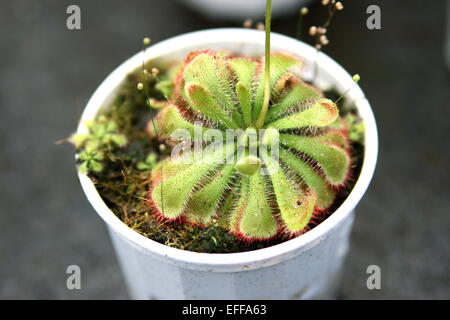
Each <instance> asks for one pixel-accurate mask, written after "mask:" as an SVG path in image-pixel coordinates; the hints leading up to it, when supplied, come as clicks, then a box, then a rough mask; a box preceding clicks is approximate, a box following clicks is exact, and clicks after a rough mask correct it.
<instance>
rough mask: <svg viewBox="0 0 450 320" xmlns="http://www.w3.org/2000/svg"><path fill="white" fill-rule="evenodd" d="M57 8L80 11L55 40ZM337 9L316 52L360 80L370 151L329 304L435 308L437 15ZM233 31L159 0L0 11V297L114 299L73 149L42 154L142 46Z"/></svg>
mask: <svg viewBox="0 0 450 320" xmlns="http://www.w3.org/2000/svg"><path fill="white" fill-rule="evenodd" d="M275 1H277V0H275ZM70 4H77V5H79V6H80V7H81V11H82V21H81V22H82V30H80V31H69V30H67V28H66V18H67V14H66V8H67V6H68V5H70ZM344 4H345V5H346V9H345V10H344V11H343V12H342V13H339V14H338V15H337V16H336V19H335V20H334V22H333V25H332V26H331V28H330V35H329V38H330V39H331V44H330V45H329V46H328V47H327V48H326V49H325V52H326V53H328V54H330V55H331V56H333V57H334V58H335V60H337V61H338V62H339V63H341V64H342V65H343V66H344V68H346V69H347V70H348V71H349V72H350V73H359V74H360V75H361V76H362V81H361V86H362V88H363V89H364V90H365V92H366V94H367V96H368V98H369V100H370V102H371V104H372V106H373V109H374V112H375V116H376V119H377V122H378V128H379V134H380V147H381V148H380V155H379V161H378V167H377V170H376V174H375V177H374V180H373V183H372V184H371V186H370V188H369V190H368V192H367V194H366V195H365V197H364V198H363V200H362V201H361V203H360V205H359V207H358V211H357V216H356V222H355V227H354V230H353V234H352V239H351V252H350V255H349V257H348V259H347V262H346V266H345V273H344V279H343V281H342V285H341V287H340V289H339V294H338V297H339V298H342V299H383V298H385V299H394V298H395V299H399V298H407V299H408V298H420V299H432V298H447V299H448V298H450V275H449V266H450V232H449V230H450V210H449V209H450V198H449V194H450V173H449V172H450V170H449V160H450V148H449V145H450V138H449V129H450V125H449V123H448V120H449V116H450V106H449V101H450V90H449V88H450V77H449V71H448V69H446V67H445V64H444V59H443V40H444V30H445V11H446V10H445V7H446V2H445V1H439V0H435V1H425V0H414V1H413V0H410V1H400V0H396V1H392V0H390V1H387V0H379V1H377V0H370V1H365V0H364V1H362V0H361V1H344ZM370 4H378V5H379V6H380V7H381V11H382V30H379V31H370V30H368V29H367V28H366V18H367V15H366V8H367V6H368V5H370ZM319 9H320V6H318V5H312V7H311V11H312V13H311V15H310V16H308V18H307V23H308V24H311V23H314V22H317V21H321V20H318V19H320V14H318V13H317V12H319V11H320V10H319ZM237 10H238V8H237ZM296 13H297V12H296V11H294V12H293V13H292V15H291V16H285V17H282V18H278V19H275V20H274V21H273V29H274V30H275V31H277V32H281V33H284V34H287V35H294V34H295V30H296ZM236 25H237V24H236V23H231V22H227V21H221V20H218V19H214V18H212V19H206V18H204V17H203V16H201V15H199V14H197V13H196V12H194V11H192V10H190V9H188V8H186V7H185V6H182V5H180V4H178V3H177V2H175V1H170V0H169V1H168V0H161V1H156V0H155V1H151V0H146V1H136V0H135V1H118V0H117V1H113V0H101V1H100V0H97V1H86V0H85V1H81V0H75V1H66V0H62V1H56V0H36V1H31V0H28V1H25V0H15V1H8V0H2V1H1V2H0V181H1V183H0V208H1V209H0V210H1V212H0V298H3V299H124V298H127V293H126V288H125V285H124V281H123V278H122V275H121V273H120V270H119V267H118V264H117V261H116V258H115V255H114V252H113V249H112V246H111V243H110V240H109V238H108V235H107V233H106V228H105V225H104V223H103V222H102V221H101V220H100V218H99V217H98V216H97V215H96V214H95V212H94V210H93V209H92V208H91V206H90V204H89V203H88V201H87V199H86V198H85V196H84V194H83V193H82V190H81V188H80V185H79V182H78V180H77V176H76V171H75V167H74V158H73V151H74V150H73V148H72V147H71V146H70V145H56V144H55V141H57V140H60V139H63V138H65V137H67V136H69V135H70V134H71V133H72V132H73V131H74V130H75V127H76V125H77V120H78V118H79V117H80V114H81V112H82V110H83V107H84V105H85V104H86V102H87V100H88V98H89V97H90V95H91V94H92V93H93V91H94V90H95V88H96V87H97V86H98V85H99V84H100V82H101V81H102V80H103V79H104V78H105V77H106V75H108V74H109V72H110V71H112V70H113V69H114V68H115V67H116V66H117V65H119V64H120V63H121V62H122V61H124V60H125V59H127V58H128V57H129V56H131V55H132V54H134V53H135V52H137V51H138V50H139V49H140V47H141V39H142V38H143V37H144V36H146V35H148V36H150V37H151V38H152V39H153V40H154V41H155V42H156V41H160V40H163V39H166V38H169V37H172V36H175V35H177V34H180V33H185V32H189V31H194V30H200V29H205V28H210V27H226V26H236ZM306 39H307V40H308V41H309V40H310V39H309V38H306ZM71 264H76V265H79V266H80V267H81V269H82V290H73V291H69V290H67V288H66V285H65V282H66V277H67V275H66V273H65V271H66V267H67V266H68V265H71ZM371 264H376V265H379V266H380V267H381V271H382V289H381V290H374V291H370V290H368V289H367V288H366V279H367V274H366V268H367V266H368V265H371ZM275 298H276V297H275Z"/></svg>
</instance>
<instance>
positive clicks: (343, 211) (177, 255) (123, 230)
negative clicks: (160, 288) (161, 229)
mask: <svg viewBox="0 0 450 320" xmlns="http://www.w3.org/2000/svg"><path fill="white" fill-rule="evenodd" d="M221 43H222V44H224V43H236V44H238V45H239V44H240V43H243V44H252V45H255V46H257V45H259V46H260V45H261V44H262V45H264V35H263V32H262V31H258V30H251V29H241V28H222V29H209V30H203V31H196V32H191V33H186V34H183V35H179V36H176V37H173V38H170V39H168V40H164V41H161V42H159V43H157V44H155V45H153V46H151V47H149V48H148V49H147V50H146V53H145V57H144V55H143V52H142V51H141V52H139V53H137V54H135V55H134V56H132V57H131V58H129V59H128V60H126V61H125V62H123V63H122V64H121V65H120V66H119V67H117V68H116V69H115V70H114V71H113V72H112V73H111V74H110V75H109V76H108V77H107V78H106V79H105V80H104V81H103V82H102V83H101V84H100V86H99V87H98V88H97V89H96V91H95V92H94V94H93V95H92V97H91V98H90V99H89V101H88V103H87V105H86V108H85V110H84V111H83V114H82V116H81V119H80V122H79V125H78V129H77V132H78V133H85V132H86V131H87V128H86V126H85V124H84V123H83V122H84V121H85V120H90V119H93V118H94V117H95V116H96V114H97V112H98V110H100V109H101V108H102V107H103V106H104V105H105V104H106V103H107V101H108V99H111V94H112V93H113V91H114V90H116V89H117V87H118V86H120V85H121V83H122V81H123V80H124V78H125V77H126V75H127V74H128V73H129V72H131V71H133V70H135V69H136V68H137V67H139V66H141V65H142V61H143V59H144V58H145V60H146V61H148V60H152V59H155V58H157V57H161V56H164V55H167V54H170V53H174V52H176V51H178V50H180V49H183V48H184V49H185V48H189V47H195V48H200V47H202V48H206V47H208V46H211V45H214V44H221ZM271 43H272V45H271V47H272V50H274V51H276V50H284V51H288V52H291V53H293V54H296V55H298V56H300V57H302V58H303V59H304V60H308V59H309V60H311V59H312V57H314V59H317V60H316V61H317V66H318V69H319V70H321V71H320V72H322V71H323V72H328V74H329V76H330V75H331V77H333V78H334V79H336V80H335V81H336V82H335V83H333V84H334V85H335V87H336V89H337V90H338V91H339V92H344V91H345V90H346V89H348V88H350V87H352V86H353V87H352V89H351V90H350V91H349V92H348V94H347V97H348V98H349V99H351V100H353V101H354V102H355V104H356V107H357V109H358V112H359V114H360V116H361V117H362V118H363V120H364V123H365V141H364V143H365V153H364V159H363V165H362V168H361V172H360V175H359V177H358V180H357V181H356V183H355V186H354V188H353V190H352V191H351V193H350V194H349V195H348V197H347V198H346V199H345V200H344V202H343V203H342V204H341V206H340V207H339V208H338V209H337V210H336V211H335V212H333V213H332V214H331V215H330V216H329V217H328V218H327V219H326V220H324V221H323V222H321V223H320V224H319V225H317V226H316V227H314V228H313V229H311V230H310V231H308V232H306V233H304V234H302V235H301V236H299V237H296V238H294V239H291V240H287V241H285V242H283V243H280V244H277V245H273V246H270V247H267V248H263V249H258V250H253V251H247V252H238V253H198V252H192V251H187V250H181V249H176V248H172V247H169V246H166V245H164V244H161V243H159V242H156V241H154V240H151V239H149V238H147V237H144V236H143V235H141V234H139V233H138V232H136V231H134V230H132V229H131V228H129V227H128V226H126V225H125V224H124V223H123V222H122V221H121V220H120V219H119V218H118V217H117V216H116V215H115V214H114V213H113V212H112V211H111V210H110V209H109V208H108V207H107V205H106V204H105V202H104V201H103V200H102V198H101V197H100V195H99V193H98V192H97V190H96V188H95V186H94V183H93V182H92V180H91V179H89V177H88V176H87V175H86V174H83V173H80V172H78V177H79V180H80V183H81V186H82V188H83V190H84V192H85V194H86V196H87V198H88V200H89V202H90V203H91V205H92V206H93V207H94V209H95V210H96V212H97V213H98V214H99V215H100V217H101V218H102V219H103V220H104V221H105V222H106V223H107V225H108V226H109V228H110V230H114V232H117V233H119V234H120V235H121V236H122V237H123V238H125V239H126V240H128V242H129V243H130V244H131V245H133V246H134V247H135V248H137V249H138V250H140V251H141V252H143V253H145V254H150V255H153V256H154V257H155V258H157V259H159V260H162V261H165V262H170V263H174V264H176V265H178V266H182V267H185V268H190V269H195V270H205V271H218V272H233V271H243V270H251V269H257V268H260V267H264V266H269V265H273V264H276V263H279V262H282V261H285V260H287V259H289V257H292V256H294V255H297V254H299V253H300V252H303V251H304V250H308V249H309V248H312V247H314V246H316V245H317V244H318V243H320V242H321V241H322V240H324V239H325V238H326V237H327V234H329V233H331V232H332V231H333V230H334V229H335V228H337V226H338V225H340V224H341V223H342V222H343V220H345V219H346V218H347V216H348V215H350V214H351V212H352V211H353V209H354V208H355V206H356V205H357V203H358V202H359V201H360V199H361V198H362V196H363V195H364V193H365V191H366V190H367V188H368V186H369V183H370V181H371V179H372V176H373V173H374V170H375V165H376V160H377V153H378V136H377V128H376V123H375V118H374V115H373V113H372V109H371V107H370V104H369V102H368V101H367V99H366V98H365V96H364V93H363V91H362V90H361V88H360V87H359V86H358V85H354V81H353V80H352V77H351V76H350V75H349V74H348V73H347V72H346V71H345V70H344V69H343V68H342V67H341V66H340V65H339V64H338V63H336V62H335V61H334V60H333V59H331V58H330V57H328V56H327V55H326V54H324V53H319V54H318V55H317V53H316V49H314V48H313V47H311V46H309V45H307V44H305V43H303V42H301V41H298V40H296V39H293V38H290V37H287V36H284V35H281V34H277V33H272V34H271ZM203 44H205V45H204V46H203ZM320 72H319V76H318V78H320ZM337 79H339V81H337ZM319 80H320V79H319Z"/></svg>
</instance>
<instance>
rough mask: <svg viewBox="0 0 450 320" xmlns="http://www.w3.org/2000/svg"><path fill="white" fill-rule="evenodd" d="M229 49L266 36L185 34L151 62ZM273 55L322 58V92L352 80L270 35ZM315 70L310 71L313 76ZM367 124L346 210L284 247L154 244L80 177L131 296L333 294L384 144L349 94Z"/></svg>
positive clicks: (244, 50)
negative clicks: (236, 249) (212, 248)
mask: <svg viewBox="0 0 450 320" xmlns="http://www.w3.org/2000/svg"><path fill="white" fill-rule="evenodd" d="M203 48H211V49H230V50H233V51H234V52H237V53H240V54H243V55H255V54H263V50H264V33H263V32H261V31H257V30H250V29H212V30H207V31H199V32H194V33H188V34H185V35H181V36H178V37H175V38H172V39H169V40H166V41H163V42H160V43H158V44H156V45H154V46H152V47H150V48H149V49H147V52H146V55H145V58H146V59H150V60H156V59H158V60H159V59H161V60H168V61H170V60H174V59H183V58H184V57H185V55H186V54H187V53H189V52H191V51H193V50H197V49H203ZM272 50H273V51H288V52H290V53H292V54H295V55H298V56H299V57H300V58H302V59H303V60H304V62H305V63H306V65H308V66H312V65H313V62H314V60H315V59H317V70H318V73H317V77H316V78H317V82H316V85H317V86H319V87H320V88H321V89H327V88H331V87H335V88H336V90H337V91H338V92H344V91H345V90H346V89H348V88H350V87H352V86H353V85H354V82H353V80H352V77H351V76H350V75H349V74H348V73H347V72H346V71H345V70H344V69H343V68H342V67H341V66H339V65H338V64H337V63H336V62H335V61H334V60H332V59H331V58H329V57H328V56H326V55H325V54H323V53H320V54H319V55H317V53H316V50H315V49H314V48H312V47H311V46H309V45H307V44H304V43H302V42H300V41H297V40H295V39H292V38H289V37H286V36H283V35H279V34H272ZM143 58H144V57H143V53H142V52H140V53H138V54H136V55H135V56H133V57H131V58H130V59H129V60H127V61H125V62H124V63H123V64H122V65H120V66H119V67H118V68H117V69H116V70H114V71H113V72H112V73H111V74H110V75H109V76H108V77H107V78H106V79H105V80H104V81H103V83H102V84H101V85H100V86H99V87H98V89H97V90H96V91H95V93H94V95H93V96H92V97H91V99H90V100H89V102H88V104H87V106H86V109H85V110H84V112H83V115H82V118H81V122H80V125H79V127H78V132H80V133H82V132H86V127H85V125H84V124H83V121H84V120H90V119H93V118H94V117H95V116H96V114H97V113H98V111H99V110H100V108H102V106H105V105H107V104H108V102H109V101H111V99H112V98H113V97H114V96H115V94H116V91H117V89H118V88H119V87H120V86H121V84H122V83H123V82H124V80H125V78H126V75H127V73H129V72H131V71H132V70H134V69H136V68H138V67H139V66H141V65H142V61H143ZM310 74H311V68H309V69H308V68H306V70H305V75H304V76H305V77H309V76H310ZM347 97H348V98H349V99H351V100H353V101H354V103H355V104H356V106H357V108H358V111H359V114H360V115H361V117H362V118H363V119H364V122H365V126H366V137H365V154H364V163H363V166H362V170H361V174H360V176H359V178H358V180H357V181H356V184H355V186H354V189H353V190H352V192H351V193H350V195H349V196H348V198H347V199H346V200H345V201H344V202H343V203H342V205H341V206H340V207H339V208H338V209H337V210H336V211H335V212H334V213H333V214H332V215H331V216H330V217H329V218H328V219H326V220H325V221H323V222H322V223H321V224H319V225H318V226H317V227H315V228H314V229H312V230H310V231H309V232H307V233H305V234H303V235H301V236H299V237H297V238H295V239H292V240H289V241H286V242H284V243H281V244H278V245H275V246H272V247H269V248H265V249H260V250H255V251H250V252H242V253H229V254H208V253H195V252H190V251H184V250H179V249H175V248H171V247H168V246H165V245H163V244H160V243H158V242H155V241H152V240H150V239H148V238H146V237H144V236H142V235H140V234H138V233H137V232H135V231H133V230H132V229H130V228H128V227H127V226H126V225H125V224H124V223H123V222H122V221H120V220H119V219H118V218H117V217H116V216H115V215H114V213H113V212H112V211H111V210H110V209H109V208H108V207H107V206H106V204H105V203H104V202H103V200H102V199H101V197H100V195H99V194H98V192H97V190H96V188H95V186H94V184H93V183H92V181H91V180H90V179H89V178H88V177H87V176H86V175H85V174H81V173H80V174H79V179H80V182H81V185H82V187H83V190H84V192H85V194H86V196H87V198H88V199H89V201H90V202H91V204H92V206H93V207H94V208H95V210H96V211H97V213H98V214H99V215H100V217H102V219H103V220H104V221H105V222H106V224H107V226H108V230H109V232H110V235H111V238H112V241H113V244H114V247H115V249H116V252H117V255H118V258H119V261H120V264H121V268H122V270H123V273H124V275H125V279H126V282H127V284H128V288H129V292H130V295H131V297H132V298H135V299H299V298H304V299H306V298H321V297H326V296H328V297H329V295H328V294H329V293H330V292H331V291H330V290H331V288H333V286H334V285H335V284H336V283H337V282H338V280H339V274H340V270H341V266H342V263H343V261H344V258H345V256H346V253H347V251H348V245H349V235H350V231H351V227H352V222H353V217H354V211H353V209H354V208H355V206H356V205H357V204H358V202H359V200H360V199H361V197H362V196H363V195H364V193H365V191H366V189H367V187H368V185H369V183H370V180H371V179H372V175H373V173H374V170H375V163H376V159H377V150H378V139H377V129H376V124H375V119H374V116H373V114H372V110H371V108H370V105H369V102H368V101H367V99H366V98H365V97H364V93H363V92H362V90H361V89H360V88H359V86H354V87H353V88H352V89H351V90H350V91H349V92H348V94H347Z"/></svg>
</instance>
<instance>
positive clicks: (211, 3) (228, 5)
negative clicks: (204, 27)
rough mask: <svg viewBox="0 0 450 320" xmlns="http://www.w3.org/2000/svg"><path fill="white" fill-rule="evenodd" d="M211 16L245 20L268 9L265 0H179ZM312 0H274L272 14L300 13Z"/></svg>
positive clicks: (274, 15) (259, 15)
mask: <svg viewBox="0 0 450 320" xmlns="http://www.w3.org/2000/svg"><path fill="white" fill-rule="evenodd" d="M178 1H179V2H183V3H185V4H187V5H189V6H190V7H192V8H193V9H194V10H197V11H198V12H201V13H202V14H203V15H205V16H207V17H209V18H219V19H228V20H234V21H244V20H245V19H247V18H252V19H261V18H262V17H264V13H265V10H266V1H265V0H178ZM307 2H310V0H274V1H273V3H272V16H273V17H277V16H280V15H283V14H288V13H293V14H294V15H295V14H297V13H298V10H299V9H300V7H301V6H302V5H305V4H306V3H307Z"/></svg>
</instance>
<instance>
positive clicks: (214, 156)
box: [71, 0, 378, 299]
mask: <svg viewBox="0 0 450 320" xmlns="http://www.w3.org/2000/svg"><path fill="white" fill-rule="evenodd" d="M270 4H271V1H270V0H268V1H267V10H268V13H267V14H266V33H265V37H264V32H262V31H258V30H249V29H213V30H206V31H199V32H194V33H189V34H185V35H181V36H178V37H175V38H172V39H169V40H166V41H163V42H160V43H158V44H156V45H154V46H151V47H149V48H148V49H144V50H143V51H142V52H140V53H138V54H136V55H135V56H133V57H132V58H130V59H129V60H127V61H125V62H124V63H123V64H122V65H120V66H119V67H118V68H117V69H115V70H114V71H113V72H112V73H111V74H110V75H109V76H108V77H107V78H106V79H105V80H104V81H103V83H102V84H101V85H100V86H99V87H98V89H97V90H96V91H95V93H94V95H93V96H92V97H91V99H90V100H89V102H88V104H87V106H86V108H85V110H84V112H83V114H82V117H81V121H80V124H79V126H78V130H77V133H76V134H75V135H74V136H73V137H72V139H71V141H72V142H73V143H74V144H75V145H76V147H77V162H78V168H79V179H80V182H81V185H82V188H83V190H84V192H85V194H86V196H87V198H88V199H89V201H90V203H91V204H92V206H93V207H94V209H95V210H96V212H97V213H98V214H99V215H100V216H101V217H102V219H103V220H104V221H105V222H106V224H107V227H108V230H109V232H110V235H111V238H112V241H113V244H114V247H115V249H116V253H117V255H118V257H119V262H120V264H121V267H122V270H123V273H124V275H125V279H126V282H127V284H128V287H129V291H130V294H131V297H132V298H137V299H299V298H319V297H326V296H327V294H329V293H330V292H331V289H332V288H333V286H335V285H336V283H337V281H338V279H339V272H340V269H341V266H342V263H343V259H344V257H345V255H346V252H347V250H348V242H349V234H350V230H351V226H352V222H353V217H354V208H355V206H356V205H357V203H358V202H359V200H360V199H361V197H362V196H363V194H364V192H365V191H366V189H367V187H368V185H369V183H370V180H371V178H372V175H373V172H374V169H375V163H376V157H377V148H378V146H377V131H376V124H375V120H374V117H373V114H372V111H371V108H370V105H369V102H368V101H367V99H366V98H365V96H364V93H363V92H362V90H361V89H360V88H359V86H358V85H356V84H355V80H357V79H356V78H355V77H352V76H350V75H349V74H348V73H347V72H346V71H345V70H344V69H343V68H342V67H340V66H339V65H338V64H337V63H336V62H335V61H333V60H332V59H331V58H330V57H328V56H326V55H325V54H323V53H322V52H319V51H318V50H317V48H313V47H311V46H309V45H307V44H305V43H303V42H301V41H298V40H295V39H292V38H289V37H286V36H282V35H279V34H273V33H272V34H271V33H270ZM327 5H329V6H334V5H335V3H334V2H333V1H331V2H330V3H327ZM333 10H334V9H333ZM313 30H314V29H313ZM322 40H323V38H322ZM148 42H149V39H145V40H144V44H145V45H147V44H148ZM344 94H345V97H344ZM339 96H341V97H340V98H337V97H339ZM148 106H150V107H151V108H149V107H148ZM230 132H231V134H229V133H230ZM230 137H231V138H230Z"/></svg>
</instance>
